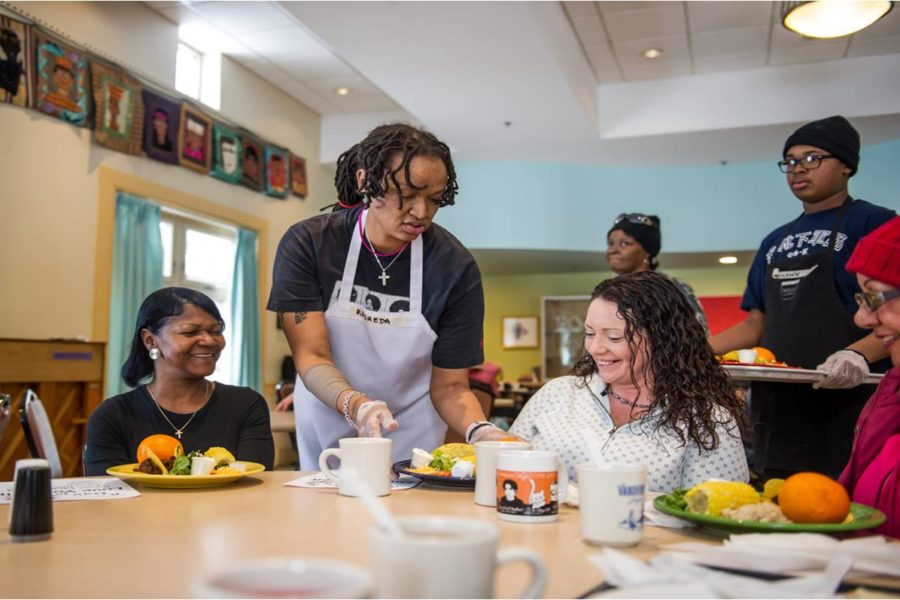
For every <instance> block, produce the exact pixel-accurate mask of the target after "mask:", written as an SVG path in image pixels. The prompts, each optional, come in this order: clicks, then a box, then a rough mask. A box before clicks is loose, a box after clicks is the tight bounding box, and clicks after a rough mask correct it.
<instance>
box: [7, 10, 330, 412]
mask: <svg viewBox="0 0 900 600" xmlns="http://www.w3.org/2000/svg"><path fill="white" fill-rule="evenodd" d="M16 5H17V6H20V7H22V8H23V9H24V10H25V11H27V12H29V13H30V14H32V15H35V16H36V17H38V18H39V19H41V20H43V21H44V22H46V23H47V24H48V25H50V26H52V27H55V28H58V29H59V30H61V31H64V32H65V33H66V34H67V35H68V36H70V37H71V38H72V39H73V40H74V41H76V42H80V43H85V42H86V41H89V43H88V44H86V45H89V46H90V47H91V48H92V49H93V48H97V49H100V50H102V51H104V52H105V53H107V54H108V55H110V56H112V57H122V60H123V62H126V63H128V65H129V66H131V67H134V68H136V69H137V70H138V71H140V72H143V73H147V74H149V75H150V76H152V77H153V78H154V79H157V80H159V81H161V82H163V83H166V85H167V87H168V88H169V89H172V88H174V84H173V83H172V82H173V81H174V65H175V49H176V48H175V45H176V43H177V28H176V26H175V25H173V24H171V23H169V22H168V21H166V20H165V19H163V18H162V17H160V16H159V15H157V13H155V12H153V11H151V10H150V9H148V8H146V7H144V6H143V5H141V4H138V3H121V4H120V3H85V2H75V3H64V2H46V3H16ZM222 63H223V64H222V110H221V115H222V116H223V117H224V118H225V119H227V120H229V121H232V122H234V123H236V124H239V125H242V126H245V127H247V128H249V129H251V130H252V131H254V132H256V133H258V134H259V135H261V136H262V137H264V138H266V139H268V140H270V141H271V142H273V143H277V144H280V145H283V146H286V147H288V148H290V149H291V150H292V151H294V152H297V153H298V154H300V155H301V156H304V157H306V158H307V172H308V180H309V186H310V194H309V197H308V198H307V199H306V200H301V199H299V198H296V197H291V198H289V199H287V200H276V199H273V198H269V197H267V196H264V195H262V194H258V193H254V192H251V191H249V190H247V189H246V188H243V187H240V186H233V185H229V184H226V183H224V182H221V181H218V180H216V179H214V178H212V177H207V176H202V175H199V174H197V173H194V172H192V171H188V170H186V169H182V168H180V167H176V166H171V165H166V164H163V163H159V162H156V161H153V160H150V159H149V158H147V157H144V156H140V157H133V156H126V155H124V154H119V153H117V152H113V151H110V150H107V149H105V148H102V147H100V146H97V145H94V144H92V143H91V133H90V131H88V130H85V129H79V128H75V127H71V126H69V125H67V124H65V123H63V122H62V121H59V120H56V119H53V118H50V117H47V116H44V115H42V114H39V113H37V112H34V111H30V110H25V109H22V108H18V107H11V106H8V105H0V141H2V143H0V182H2V185H0V281H3V282H4V292H3V293H2V294H0V337H7V338H9V337H12V338H28V339H45V338H51V337H63V338H72V337H85V338H89V337H91V336H92V332H93V331H94V326H95V324H94V306H95V302H96V298H95V297H94V282H95V278H96V277H97V273H95V265H94V262H95V252H96V244H97V239H98V233H99V232H98V231H97V222H98V216H99V215H98V207H99V204H98V194H99V191H98V173H99V167H101V166H104V167H109V168H111V169H114V170H116V171H120V172H124V173H126V174H130V175H134V176H136V177H139V178H142V179H145V180H147V181H150V182H153V183H155V184H157V185H161V186H164V187H167V188H172V189H174V190H177V191H178V192H179V193H183V194H187V195H190V196H193V197H196V198H199V199H202V200H205V201H207V202H211V203H215V204H217V205H220V206H222V207H223V209H225V210H226V211H227V210H233V211H239V212H241V213H245V214H247V215H250V216H251V217H255V218H256V219H261V220H262V221H264V222H265V223H266V226H267V230H268V238H267V239H268V242H267V246H268V247H267V248H265V249H264V251H265V255H266V256H267V264H266V265H265V266H264V267H263V268H264V271H265V272H264V273H263V274H262V275H263V276H264V277H265V278H266V280H267V281H268V280H269V279H270V278H271V263H272V258H273V257H274V255H275V250H276V247H277V244H278V241H279V239H280V238H281V235H282V234H283V233H284V231H285V229H286V228H287V227H289V226H290V225H291V224H293V223H294V222H296V221H298V220H300V219H302V218H305V217H307V216H310V215H312V214H314V213H316V212H317V211H318V209H319V208H320V207H321V206H323V205H325V204H329V203H331V202H333V201H334V192H333V187H332V184H331V180H332V177H333V173H332V171H331V170H330V169H328V168H326V167H322V166H320V165H319V164H318V157H319V139H320V136H319V133H320V117H319V115H318V114H316V113H314V112H312V111H311V110H309V109H308V108H306V107H305V106H304V105H302V104H300V103H298V102H296V101H295V100H293V99H291V98H290V97H289V96H287V95H286V94H284V93H282V92H281V91H279V90H278V89H276V88H274V87H273V86H271V85H270V84H268V83H266V82H264V81H263V80H262V79H259V78H258V77H257V76H255V75H254V74H252V73H250V72H249V71H247V70H246V69H244V68H243V67H241V66H240V65H238V64H237V63H235V62H233V61H231V60H229V59H227V58H224V57H223V61H222ZM261 300H262V303H263V304H265V301H266V298H265V297H263V298H262V299H261ZM263 327H264V333H265V336H264V340H265V347H264V348H263V355H264V363H263V366H264V373H263V379H264V382H265V384H266V386H267V389H266V390H265V391H266V395H267V396H269V397H271V396H272V390H271V386H272V385H273V384H274V383H275V382H276V381H277V379H278V377H279V373H280V372H279V367H280V363H281V356H283V355H285V354H289V350H288V347H287V344H286V342H285V341H284V339H283V336H282V335H281V334H280V332H278V331H277V330H276V328H275V318H274V315H272V314H269V313H267V315H266V318H265V321H264V323H263Z"/></svg>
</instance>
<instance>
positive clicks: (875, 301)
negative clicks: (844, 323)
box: [853, 290, 900, 312]
mask: <svg viewBox="0 0 900 600" xmlns="http://www.w3.org/2000/svg"><path fill="white" fill-rule="evenodd" d="M853 298H854V300H856V303H857V304H858V305H859V306H862V305H863V304H865V305H866V308H868V309H869V310H870V311H872V312H875V311H876V310H878V309H879V308H881V306H882V305H883V304H884V303H885V302H887V301H888V300H893V299H894V298H900V290H889V291H887V292H858V293H856V294H853Z"/></svg>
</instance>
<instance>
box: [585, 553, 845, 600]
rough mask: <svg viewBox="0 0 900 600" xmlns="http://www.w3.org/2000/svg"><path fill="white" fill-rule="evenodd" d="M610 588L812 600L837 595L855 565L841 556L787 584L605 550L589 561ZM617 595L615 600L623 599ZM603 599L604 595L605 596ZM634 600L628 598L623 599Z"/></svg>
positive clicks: (644, 593) (641, 593)
mask: <svg viewBox="0 0 900 600" xmlns="http://www.w3.org/2000/svg"><path fill="white" fill-rule="evenodd" d="M588 560H590V561H591V562H592V563H593V564H594V565H596V566H597V567H598V568H599V569H600V570H601V571H602V572H603V577H604V579H605V580H606V581H608V582H609V583H610V584H612V585H614V586H616V587H618V588H624V589H632V588H634V590H633V591H634V592H635V594H634V595H632V596H630V597H644V598H662V597H686V596H687V595H688V594H690V595H691V596H692V597H698V598H699V597H704V598H811V597H828V596H832V595H833V594H834V593H835V590H837V587H838V586H839V585H840V582H841V579H842V578H843V576H844V575H845V574H846V572H847V570H848V569H849V568H850V564H851V563H852V562H853V560H852V559H851V558H849V557H847V556H836V557H835V558H833V559H832V560H831V561H830V562H829V563H828V566H827V568H826V569H825V571H824V572H822V573H817V574H814V575H808V576H804V577H795V578H793V579H785V580H782V581H764V580H760V579H754V578H752V577H744V576H740V575H732V574H730V573H722V572H720V571H713V570H711V569H707V568H704V567H701V566H699V565H695V564H691V563H690V562H687V561H685V560H684V558H683V556H678V555H676V554H674V553H671V552H665V553H662V554H659V555H657V556H655V557H654V558H652V559H651V560H650V563H649V564H646V563H643V562H641V561H639V560H637V559H634V558H632V557H630V556H628V555H627V554H624V553H622V552H619V551H617V550H612V549H606V550H604V551H603V553H602V554H595V555H591V556H589V557H588ZM621 593H622V592H620V591H618V590H616V591H613V592H612V595H616V594H621ZM603 595H604V594H601V596H603ZM619 597H629V596H621V595H620V596H619Z"/></svg>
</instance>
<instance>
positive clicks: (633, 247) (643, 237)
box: [606, 213, 709, 334]
mask: <svg viewBox="0 0 900 600" xmlns="http://www.w3.org/2000/svg"><path fill="white" fill-rule="evenodd" d="M661 248H662V231H661V230H660V222H659V217H657V216H656V215H644V214H641V213H622V214H621V215H619V216H618V217H616V219H615V220H614V221H613V226H612V227H611V228H610V230H609V232H608V233H607V234H606V262H607V263H609V268H610V269H612V270H613V272H614V273H615V274H616V275H624V274H626V273H636V272H638V271H656V270H657V268H658V267H659V259H658V258H657V256H658V255H659V251H660V249H661ZM666 277H668V278H669V280H671V281H672V283H674V284H675V285H676V286H677V287H678V289H679V290H681V292H682V293H683V294H684V296H685V298H687V300H688V303H689V304H690V305H691V308H692V309H693V310H694V315H695V316H696V317H697V320H698V321H699V322H700V324H701V325H703V329H704V330H705V331H706V333H707V334H709V326H708V325H707V323H706V313H705V312H703V306H702V305H701V304H700V301H699V300H697V296H696V295H695V294H694V290H693V288H691V286H690V285H689V284H688V283H686V282H684V281H682V280H681V279H678V278H677V277H672V276H669V275H666Z"/></svg>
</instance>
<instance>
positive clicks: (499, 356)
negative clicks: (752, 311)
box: [484, 266, 747, 381]
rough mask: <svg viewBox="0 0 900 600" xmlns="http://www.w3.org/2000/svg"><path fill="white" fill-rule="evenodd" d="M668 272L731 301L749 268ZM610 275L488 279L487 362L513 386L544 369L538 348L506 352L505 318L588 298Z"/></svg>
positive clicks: (703, 292) (740, 290) (701, 290)
mask: <svg viewBox="0 0 900 600" xmlns="http://www.w3.org/2000/svg"><path fill="white" fill-rule="evenodd" d="M666 273H668V274H670V275H674V276H675V277H678V278H680V279H683V280H685V281H687V282H688V283H689V284H691V286H693V288H694V291H695V292H696V293H697V295H698V296H733V295H737V294H742V293H743V291H744V283H745V280H746V277H747V267H739V266H735V267H717V268H709V269H667V270H666ZM612 276H614V274H613V273H611V272H599V271H598V272H596V273H548V274H541V275H497V276H491V277H485V278H484V297H485V319H484V357H485V360H486V361H488V362H493V363H497V364H498V365H500V366H501V367H503V378H504V379H506V380H510V381H515V380H516V379H518V378H519V377H520V376H523V375H529V374H531V369H532V367H537V366H540V364H541V350H540V348H536V349H511V350H504V349H503V343H502V331H501V323H502V318H503V317H504V316H529V315H540V314H541V297H542V296H585V295H590V293H591V291H592V290H593V289H594V286H596V285H597V284H598V283H599V282H600V281H602V280H603V279H606V278H608V277H612ZM541 327H543V323H542V324H541Z"/></svg>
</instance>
